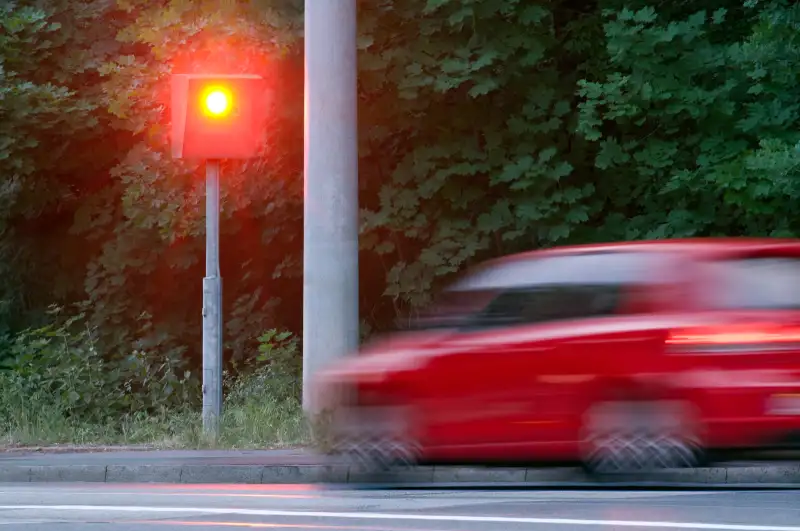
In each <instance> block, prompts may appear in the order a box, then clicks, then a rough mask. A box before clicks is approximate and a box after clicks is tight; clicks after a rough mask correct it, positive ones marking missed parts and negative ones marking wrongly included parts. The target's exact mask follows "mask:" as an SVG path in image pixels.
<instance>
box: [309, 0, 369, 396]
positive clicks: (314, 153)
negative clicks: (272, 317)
mask: <svg viewBox="0 0 800 531" xmlns="http://www.w3.org/2000/svg"><path fill="white" fill-rule="evenodd" d="M356 101H357V97H356V0H305V165H304V166H305V168H304V169H305V203H304V209H305V222H304V242H303V252H304V256H303V407H304V409H305V410H306V411H307V412H313V411H315V404H313V403H312V397H311V394H310V388H309V384H310V383H311V382H312V381H313V378H314V375H315V374H316V373H317V372H318V371H319V370H320V369H321V368H323V367H325V366H326V365H327V364H328V363H330V362H331V361H334V360H336V359H337V358H341V357H342V356H344V355H346V354H348V353H350V352H352V351H353V350H354V349H356V348H357V347H358V339H359V337H358V334H359V321H358V130H357V123H356V117H357V112H356Z"/></svg>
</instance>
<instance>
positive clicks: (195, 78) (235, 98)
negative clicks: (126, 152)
mask: <svg viewBox="0 0 800 531" xmlns="http://www.w3.org/2000/svg"><path fill="white" fill-rule="evenodd" d="M264 102H265V93H264V80H263V79H262V78H261V77H259V76H255V75H200V74H174V75H173V76H172V156H173V157H174V158H179V159H247V158H252V157H255V156H256V155H257V154H258V151H259V148H260V147H261V140H262V125H263V124H264V118H265V117H264Z"/></svg>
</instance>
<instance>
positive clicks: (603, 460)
mask: <svg viewBox="0 0 800 531" xmlns="http://www.w3.org/2000/svg"><path fill="white" fill-rule="evenodd" d="M580 446H581V461H582V464H583V466H584V469H585V470H586V471H587V472H588V473H589V474H590V475H592V476H594V477H614V476H620V475H624V476H628V477H630V476H635V477H642V476H647V475H650V474H652V473H654V472H657V471H659V470H668V469H676V468H691V467H695V466H698V465H699V464H700V461H701V459H702V454H703V452H702V444H701V442H700V438H699V430H698V429H697V422H696V415H694V413H693V409H692V408H691V407H690V406H689V405H688V404H686V403H685V402H681V401H615V402H612V401H607V402H600V403H597V404H595V405H593V406H592V407H590V408H589V409H588V411H587V412H586V414H585V416H584V419H583V423H582V430H581V434H580Z"/></svg>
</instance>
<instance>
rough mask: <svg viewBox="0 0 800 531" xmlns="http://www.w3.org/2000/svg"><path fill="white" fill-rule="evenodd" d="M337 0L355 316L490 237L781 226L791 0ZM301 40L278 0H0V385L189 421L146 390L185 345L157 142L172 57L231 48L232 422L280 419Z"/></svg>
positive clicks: (184, 228) (179, 228)
mask: <svg viewBox="0 0 800 531" xmlns="http://www.w3.org/2000/svg"><path fill="white" fill-rule="evenodd" d="M359 17H360V20H359V28H360V34H359V39H358V43H359V68H360V73H359V103H360V107H359V120H360V124H359V125H360V176H359V177H360V193H361V196H360V200H361V205H362V208H363V210H362V235H361V247H362V253H361V257H360V263H361V271H362V275H361V276H362V279H361V293H362V300H361V301H360V307H361V308H362V316H361V317H362V332H363V334H364V335H366V334H371V333H379V332H381V331H382V330H384V329H386V328H387V327H388V326H390V324H391V323H392V322H394V320H395V318H396V317H397V316H398V314H405V313H409V312H414V311H416V310H417V309H418V308H419V307H420V306H421V305H424V304H426V303H427V302H428V301H429V300H430V297H431V293H432V292H433V291H434V290H435V289H436V288H437V287H438V286H439V285H440V284H441V283H443V282H447V281H448V279H449V278H450V277H451V275H453V274H454V273H456V272H459V271H461V270H463V268H465V267H467V266H469V265H471V264H473V263H475V262H476V261H479V260H483V259H485V258H488V257H492V256H496V255H499V254H505V253H510V252H515V251H520V250H527V249H534V248H539V247H546V246H551V245H556V244H564V243H575V242H589V241H601V240H618V239H639V238H664V237H678V236H702V235H776V236H794V235H797V234H800V226H798V221H797V219H798V218H797V216H796V215H795V208H794V205H795V204H796V199H797V197H798V195H800V184H798V183H800V180H798V178H797V177H798V175H797V168H798V163H800V136H798V135H799V134H800V133H798V131H800V123H798V118H799V117H800V97H798V93H797V90H796V88H795V87H796V85H797V81H798V76H797V72H796V69H795V67H794V65H795V64H796V63H797V62H798V60H800V42H799V39H800V37H798V35H800V32H798V29H800V28H798V23H800V7H798V5H797V4H796V3H794V2H789V1H784V0H759V1H755V0H748V1H746V2H741V1H739V0H737V1H734V0H704V1H703V2H700V3H698V2H690V1H688V0H674V1H671V2H654V1H652V0H603V1H602V2H586V1H577V0H536V1H526V0H495V1H492V2H487V1H479V0H373V1H370V2H362V3H361V4H360V9H359ZM302 59H303V57H302V2H299V1H298V0H258V1H249V0H237V1H230V2H218V1H211V0H147V1H145V0H125V1H122V0H118V1H117V2H115V3H112V2H106V1H104V0H53V1H49V2H38V1H35V0H16V1H11V2H5V3H4V4H3V5H2V6H0V81H2V83H0V173H1V174H2V176H3V181H2V185H1V186H0V279H1V280H0V334H5V336H6V339H5V340H4V341H5V343H3V344H0V350H2V352H3V353H4V354H2V355H0V360H5V362H6V363H7V364H10V365H11V366H12V367H13V370H12V371H6V372H4V373H3V374H2V376H0V378H4V379H5V380H4V381H5V382H6V383H5V384H4V385H6V386H7V388H8V389H14V390H15V391H14V392H13V393H5V394H3V396H4V397H5V398H3V399H2V400H12V401H13V400H15V399H16V398H15V397H24V398H25V399H28V398H30V399H31V400H39V401H43V402H42V403H47V404H53V407H54V408H55V409H53V411H56V412H57V414H56V413H54V415H56V417H53V418H71V417H74V418H84V419H90V418H95V417H96V418H98V419H99V418H100V417H104V416H108V415H128V417H124V418H127V419H130V421H129V424H128V425H127V426H128V427H126V428H125V429H126V430H133V431H132V432H131V433H133V432H137V433H149V432H153V433H155V432H156V431H158V430H162V432H163V431H164V430H167V428H163V427H164V426H166V425H170V426H172V427H171V428H169V429H168V430H167V432H169V433H177V431H180V432H181V433H184V434H186V433H190V432H191V433H194V432H192V430H194V429H195V428H196V425H195V424H192V422H193V421H191V422H190V421H186V422H184V421H183V420H176V418H177V417H175V418H173V417H169V418H170V419H171V420H165V419H167V417H168V416H169V414H168V413H164V412H160V413H158V414H155V413H153V412H154V411H155V410H157V409H158V406H159V405H170V404H179V403H180V404H185V403H189V404H191V403H192V400H195V399H196V386H197V384H196V383H193V380H192V379H191V378H189V377H187V376H186V371H187V370H189V371H190V372H191V371H192V370H193V369H196V368H197V365H198V364H199V359H200V356H199V353H200V340H199V337H200V331H201V330H200V325H201V319H200V315H201V297H200V279H201V278H202V276H203V267H202V266H203V231H204V228H203V209H202V205H203V202H204V198H203V197H204V187H203V180H202V174H203V168H202V167H200V166H198V165H197V164H194V163H190V162H185V161H175V160H172V159H171V157H170V156H169V150H168V134H167V133H168V131H169V112H168V104H169V75H170V74H171V73H177V72H210V71H225V72H251V73H257V74H262V75H263V76H264V77H265V78H266V79H267V80H268V81H269V83H270V89H271V90H270V101H269V102H268V108H269V110H270V112H269V116H270V118H269V123H268V124H267V133H266V136H265V139H264V144H263V146H264V148H263V152H262V153H261V156H260V157H259V158H258V159H256V160H253V161H247V162H241V163H239V162H237V163H226V164H225V165H224V167H223V175H224V179H223V184H222V209H223V212H222V231H223V233H222V264H221V267H222V275H223V277H224V279H225V300H224V310H225V315H226V330H225V338H226V359H227V360H229V365H228V367H227V368H228V371H229V374H230V375H231V376H230V378H233V380H231V379H229V381H228V384H229V385H228V387H227V388H226V389H227V391H228V393H229V397H230V400H231V401H232V402H233V403H235V404H238V405H237V406H236V407H235V408H234V410H235V411H239V412H240V413H236V414H234V413H232V415H233V417H229V421H230V422H234V424H235V426H238V427H236V428H231V429H232V430H234V431H236V430H238V431H237V433H240V434H245V433H249V434H250V435H242V437H243V438H244V439H247V437H250V436H252V437H256V436H257V435H258V436H266V434H265V433H260V434H257V433H256V432H255V431H253V429H251V428H248V427H247V426H248V424H247V422H246V421H245V420H242V419H246V418H254V417H253V415H256V416H258V415H262V416H264V415H266V416H271V417H274V418H279V417H280V418H283V419H285V422H284V421H283V420H282V421H279V422H278V423H277V424H275V423H272V424H270V423H269V422H266V421H265V422H264V423H262V424H264V425H270V426H273V428H269V430H272V431H271V432H270V433H273V434H277V433H278V432H280V433H284V434H288V433H289V432H292V430H294V428H290V427H289V426H292V425H293V424H292V422H294V420H288V419H296V418H299V417H298V416H297V412H298V411H299V405H298V404H299V399H298V388H299V387H298V386H299V382H300V370H299V364H300V355H299V343H298V341H297V340H296V339H295V337H296V336H295V335H294V334H296V333H298V332H299V330H300V327H301V323H302V320H301V301H302V285H301V282H300V281H299V276H300V274H301V267H300V263H301V259H302V256H301V253H302V237H301V236H302V145H303V142H302V123H303V100H302V87H303V64H302ZM51 303H57V304H59V305H62V306H68V305H70V304H72V303H82V306H81V313H82V314H83V317H81V318H79V319H78V320H72V321H69V320H65V319H64V318H62V317H60V316H52V315H48V314H47V311H46V310H47V308H48V306H49V305H50V304H51ZM265 329H268V330H270V332H267V333H266V334H264V333H263V330H265ZM276 330H281V331H283V330H287V331H289V330H290V331H291V332H292V333H293V334H292V335H288V332H287V333H283V332H277V331H276ZM259 337H260V339H259ZM62 375H63V378H62ZM234 375H235V378H234ZM244 375H248V376H244ZM242 378H245V379H242ZM234 380H235V383H233V382H234ZM145 390H147V391H145ZM36 393H38V395H37V394H36ZM247 397H249V398H247ZM20 399H22V398H20ZM95 402H97V403H95ZM106 403H110V404H111V405H110V406H108V407H106ZM257 404H262V405H263V408H262V409H260V410H259V409H258V407H260V406H257ZM15 407H16V406H15ZM15 407H12V406H8V405H4V406H0V408H5V409H4V411H6V412H11V411H12V410H15V411H17V412H18V411H19V408H17V409H15ZM248 408H249V409H248ZM245 410H247V411H249V413H242V411H245ZM267 410H269V411H270V412H267ZM258 411H260V413H258ZM145 412H149V413H148V414H149V415H155V416H153V417H152V418H156V419H161V420H156V421H154V422H156V425H155V426H156V427H147V426H149V425H148V424H147V422H148V421H146V420H145V419H144V417H141V415H145ZM8 414H9V415H11V413H8ZM176 414H177V413H176ZM181 414H182V413H181ZM14 415H17V417H14V418H21V417H19V415H18V413H14ZM59 415H60V416H59ZM137 415H140V416H139V417H137ZM158 415H162V416H161V417H159V416H158ZM164 415H167V416H164ZM236 415H239V417H238V418H239V420H237V421H233V420H230V419H232V418H234V417H235V416H236ZM12 416H13V415H12ZM9 418H11V417H9ZM181 418H182V417H181ZM191 418H194V417H191ZM29 420H30V419H29ZM20 422H22V421H20ZM26 422H28V421H26ZM31 422H33V421H31ZM31 422H28V424H25V425H28V426H30V425H32V424H31ZM37 422H38V421H37ZM41 422H45V421H41ZM53 422H55V421H53ZM87 422H88V421H87ZM98 422H103V421H102V420H98ZM125 422H128V421H125ZM47 423H50V420H48V421H47V422H45V424H47ZM23 424H24V423H22V424H20V423H18V426H22V425H23ZM34 424H35V423H34ZM48 425H49V424H48ZM151 428H152V429H151ZM162 428H163V429H162ZM53 429H54V430H55V431H58V430H56V429H55V428H53ZM60 429H61V428H59V430H60ZM65 429H66V428H65ZM76 429H77V428H76ZM264 429H267V428H264ZM20 430H21V428H18V429H17V432H19V431H20ZM170 430H171V431H170ZM176 430H177V431H176ZM23 431H24V430H23ZM112 431H113V430H112ZM62 432H63V430H62ZM64 433H66V432H64ZM72 433H73V435H74V436H75V437H79V438H80V437H83V436H82V435H80V433H88V432H86V431H85V430H84V431H80V430H78V431H75V430H73V432H72ZM165 433H166V432H165ZM293 433H294V432H293ZM297 433H299V432H297ZM275 436H276V437H278V438H286V439H291V438H292V437H290V436H289V435H285V437H284V435H280V436H277V435H275ZM131 437H132V438H133V439H136V437H133V436H131ZM181 437H183V439H182V440H194V439H192V437H193V436H189V435H185V436H181ZM129 438H130V437H129Z"/></svg>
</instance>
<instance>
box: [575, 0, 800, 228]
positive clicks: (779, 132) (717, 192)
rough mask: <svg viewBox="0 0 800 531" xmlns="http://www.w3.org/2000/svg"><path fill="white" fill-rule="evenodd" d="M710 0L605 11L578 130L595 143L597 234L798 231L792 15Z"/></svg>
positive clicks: (778, 8)
mask: <svg viewBox="0 0 800 531" xmlns="http://www.w3.org/2000/svg"><path fill="white" fill-rule="evenodd" d="M717 4H718V6H717V7H716V9H714V10H713V11H712V10H707V9H702V8H701V6H699V5H698V6H695V8H694V9H696V11H695V12H691V13H683V14H680V17H678V18H673V17H668V16H664V14H663V13H662V12H661V11H659V10H657V9H655V8H654V7H650V6H646V7H642V8H641V9H638V10H631V9H621V10H618V11H611V12H607V13H606V16H605V19H606V23H605V36H606V52H607V56H608V59H607V65H606V68H605V69H604V71H603V72H602V74H601V75H599V76H598V77H597V78H594V79H587V80H583V81H582V82H581V90H580V93H581V96H582V97H583V98H584V101H583V102H582V104H581V119H580V122H579V128H578V129H579V131H580V133H581V134H583V135H584V137H585V138H586V139H587V140H589V141H591V142H596V145H597V149H596V154H595V156H594V165H595V168H596V170H597V172H596V181H597V182H598V186H599V189H598V196H599V198H600V199H602V200H603V201H604V203H605V207H604V218H603V223H602V226H601V228H600V231H598V232H599V234H602V237H605V238H609V239H639V238H663V237H682V236H708V235H731V236H736V235H751V236H756V235H762V236H769V235H776V236H777V235H790V234H796V233H797V229H798V228H799V227H798V225H797V222H796V221H795V220H794V219H793V216H792V212H793V210H794V208H793V205H792V203H793V200H792V199H793V198H794V197H795V196H796V195H797V193H798V182H797V180H796V179H794V178H793V177H794V174H793V166H794V160H795V159H794V156H793V153H792V152H793V150H794V146H795V145H796V144H797V141H798V140H800V139H799V138H798V136H797V135H798V133H797V125H798V124H797V119H798V114H797V113H798V109H799V108H798V103H800V102H798V99H797V97H796V96H795V95H794V94H793V92H794V91H793V89H791V88H790V87H791V86H792V85H793V84H794V82H795V80H796V74H794V73H793V72H792V67H791V66H790V65H791V58H792V57H793V56H795V55H796V53H797V38H796V37H794V35H793V33H792V31H793V29H794V26H793V25H794V24H796V21H797V8H796V7H795V6H793V5H789V4H788V3H783V2H770V3H765V4H764V5H758V3H756V2H749V3H746V5H745V7H744V8H742V7H741V5H740V4H738V3H737V2H727V4H728V5H727V6H724V5H719V4H720V2H717ZM753 28H754V30H753ZM743 30H746V31H743ZM753 31H754V32H753Z"/></svg>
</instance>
